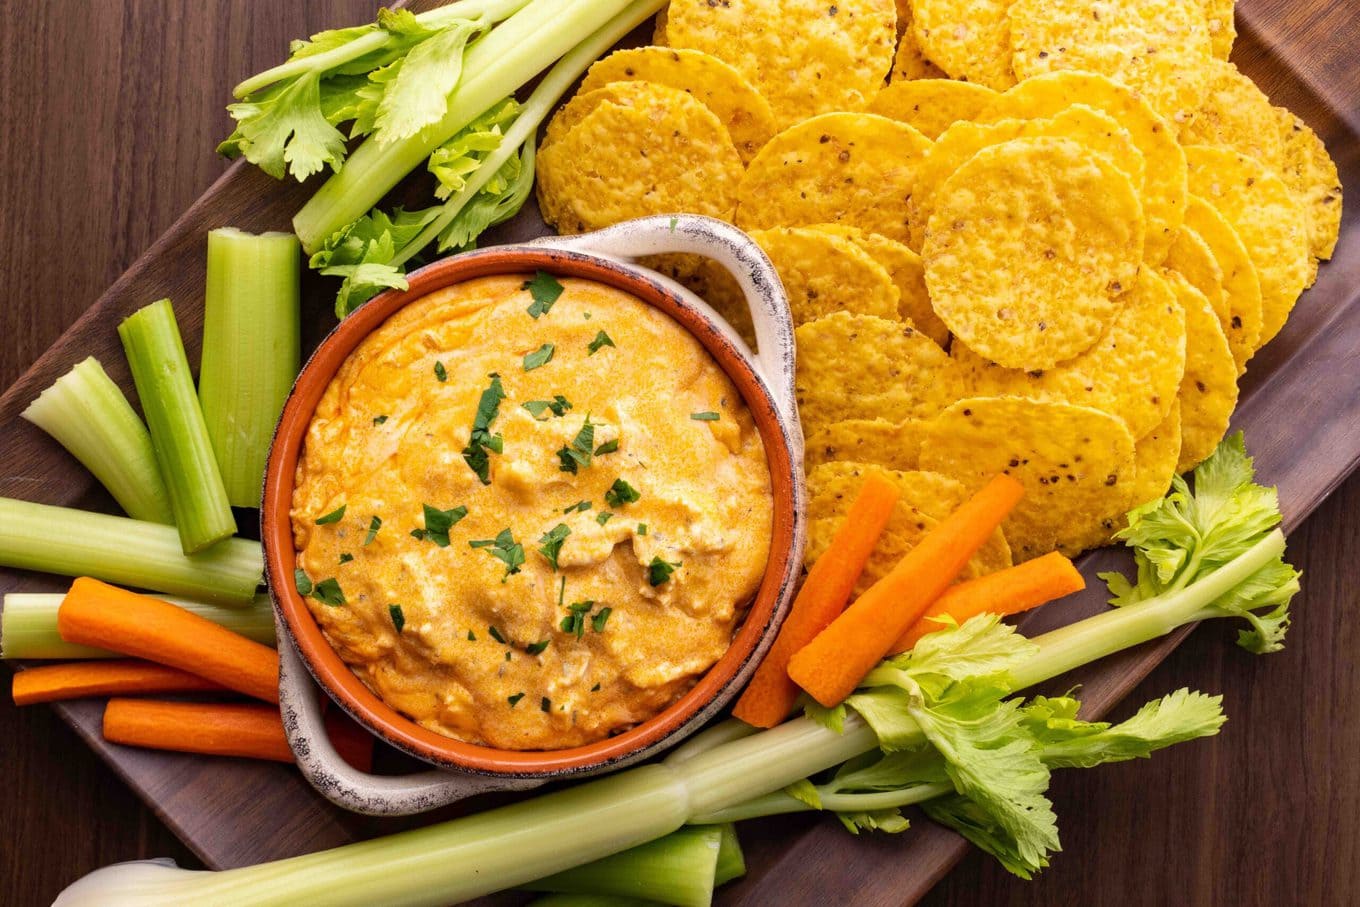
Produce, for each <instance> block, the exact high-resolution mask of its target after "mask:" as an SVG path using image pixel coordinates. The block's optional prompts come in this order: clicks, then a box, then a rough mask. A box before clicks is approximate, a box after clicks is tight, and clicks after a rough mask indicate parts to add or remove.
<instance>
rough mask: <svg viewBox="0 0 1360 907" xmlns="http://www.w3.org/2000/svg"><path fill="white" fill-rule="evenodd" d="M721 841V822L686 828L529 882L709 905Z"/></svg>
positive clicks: (545, 887)
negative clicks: (706, 826)
mask: <svg viewBox="0 0 1360 907" xmlns="http://www.w3.org/2000/svg"><path fill="white" fill-rule="evenodd" d="M721 846H722V829H720V828H717V827H713V828H682V829H680V830H679V831H675V832H671V833H670V834H668V835H666V836H665V837H664V838H657V839H656V840H655V841H648V842H647V843H646V844H641V845H639V846H637V847H633V848H630V849H629V850H625V851H623V852H622V853H616V854H614V855H613V856H608V857H604V858H603V859H600V860H596V861H595V862H593V863H587V864H585V865H584V866H577V867H575V868H573V869H568V870H566V871H565V872H559V873H555V874H553V875H550V876H545V877H543V878H541V879H536V880H535V881H533V882H530V883H529V884H528V885H525V886H524V888H526V889H527V890H529V891H560V892H567V893H573V894H606V895H614V896H619V897H632V898H641V899H643V900H647V901H657V902H659V903H662V904H673V905H675V907H708V905H709V904H710V903H711V902H712V901H713V886H714V885H715V884H716V882H715V881H714V880H715V878H716V876H717V868H718V851H719V849H720V847H721Z"/></svg>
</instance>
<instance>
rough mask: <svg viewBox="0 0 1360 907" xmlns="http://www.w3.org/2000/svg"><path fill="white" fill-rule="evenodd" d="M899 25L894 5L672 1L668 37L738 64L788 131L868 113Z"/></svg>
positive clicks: (853, 0)
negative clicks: (838, 115) (820, 119)
mask: <svg viewBox="0 0 1360 907" xmlns="http://www.w3.org/2000/svg"><path fill="white" fill-rule="evenodd" d="M896 21H897V11H896V8H895V5H894V2H893V0H837V2H835V3H826V2H822V0H722V2H720V3H719V2H713V0H672V3H671V4H670V9H669V12H668V14H667V20H666V39H667V43H669V44H670V45H671V46H673V47H688V48H692V49H694V50H702V51H704V52H705V53H709V54H712V55H713V56H715V57H717V58H718V59H720V60H726V61H727V62H728V63H730V64H732V66H733V67H734V68H735V69H736V70H737V71H738V72H740V73H741V74H742V75H743V76H745V77H746V80H747V81H748V82H750V83H751V85H753V86H754V87H755V89H756V90H757V91H759V92H760V94H761V95H762V96H763V97H764V98H765V100H767V101H769V102H770V108H771V109H772V110H773V111H774V116H775V123H776V125H777V126H779V127H780V128H783V127H785V126H788V125H790V124H792V123H796V122H798V121H800V120H803V119H806V118H807V117H810V116H814V115H816V114H819V113H828V112H830V111H833V110H862V109H863V108H864V106H865V105H866V104H868V103H869V99H870V98H872V97H873V96H874V94H875V93H876V92H877V91H878V89H879V88H881V87H882V85H883V82H884V80H885V79H886V78H887V76H888V71H889V69H891V67H892V60H893V47H894V45H895V43H896V41H897V25H896Z"/></svg>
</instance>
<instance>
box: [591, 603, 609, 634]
mask: <svg viewBox="0 0 1360 907" xmlns="http://www.w3.org/2000/svg"><path fill="white" fill-rule="evenodd" d="M613 613H614V609H613V608H601V609H600V610H599V611H597V612H596V613H595V616H594V617H592V618H591V619H590V626H591V629H593V630H594V631H595V632H596V633H603V632H604V625H605V623H607V622H608V620H609V615H611V614H613Z"/></svg>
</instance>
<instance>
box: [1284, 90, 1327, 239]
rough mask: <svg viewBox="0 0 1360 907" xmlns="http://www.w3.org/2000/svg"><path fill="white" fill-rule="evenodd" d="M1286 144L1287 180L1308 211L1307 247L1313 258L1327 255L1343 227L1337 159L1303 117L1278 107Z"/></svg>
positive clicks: (1285, 179)
mask: <svg viewBox="0 0 1360 907" xmlns="http://www.w3.org/2000/svg"><path fill="white" fill-rule="evenodd" d="M1276 111H1277V113H1276V116H1277V118H1278V123H1279V128H1280V136H1281V140H1282V143H1283V147H1284V159H1283V169H1282V173H1281V176H1282V177H1283V179H1284V183H1285V185H1286V186H1288V187H1289V189H1290V190H1291V191H1292V192H1293V193H1294V195H1295V197H1297V198H1298V199H1299V200H1300V201H1301V202H1302V203H1303V206H1304V208H1305V210H1306V211H1307V214H1308V250H1309V252H1310V253H1311V254H1312V256H1313V258H1315V259H1317V258H1321V259H1328V258H1331V257H1332V251H1333V250H1334V249H1335V248H1336V238H1337V235H1338V233H1340V231H1341V180H1340V178H1339V177H1338V176H1337V173H1336V162H1335V161H1333V160H1332V157H1331V155H1329V154H1328V153H1327V146H1326V145H1324V144H1322V139H1320V138H1318V135H1317V133H1316V132H1314V131H1313V130H1311V129H1309V128H1308V125H1307V124H1306V123H1304V122H1303V120H1301V119H1299V118H1298V117H1296V116H1295V115H1294V114H1292V113H1290V112H1289V111H1288V110H1285V109H1284V108H1283V107H1278V108H1276Z"/></svg>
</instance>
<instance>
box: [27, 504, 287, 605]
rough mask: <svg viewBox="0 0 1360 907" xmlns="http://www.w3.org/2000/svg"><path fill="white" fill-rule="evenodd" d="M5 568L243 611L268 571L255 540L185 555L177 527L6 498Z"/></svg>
mask: <svg viewBox="0 0 1360 907" xmlns="http://www.w3.org/2000/svg"><path fill="white" fill-rule="evenodd" d="M0 566H4V567H18V568H20V569H22V570H42V571H44V572H47V573H59V574H62V575H64V576H92V577H95V578H96V579H102V580H107V581H108V582H111V583H121V584H123V585H125V586H133V587H135V588H138V589H151V590H153V591H155V592H165V593H168V594H170V595H183V596H186V597H188V598H196V599H201V600H203V601H208V602H213V603H214V604H219V605H238V606H239V605H244V604H246V603H247V602H249V601H251V600H252V599H254V598H255V590H256V587H258V586H259V584H260V579H261V575H262V573H263V571H264V561H263V558H262V557H261V554H260V543H259V542H252V541H250V540H249V539H235V538H234V539H227V540H226V541H223V542H222V543H221V544H219V545H216V546H214V547H213V548H212V549H210V550H208V551H204V552H202V553H199V554H185V553H184V552H183V550H181V548H180V541H179V534H178V533H177V532H176V531H175V529H174V528H173V527H171V526H163V525H161V524H159V523H146V522H142V521H141V520H131V519H128V518H127V517H121V516H110V515H108V514H105V513H88V512H86V511H83V510H72V509H70V508H66V507H53V506H50V505H48V504H33V503H30V502H28V501H16V500H14V499H13V498H0Z"/></svg>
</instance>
